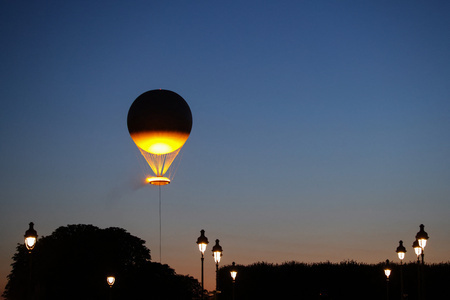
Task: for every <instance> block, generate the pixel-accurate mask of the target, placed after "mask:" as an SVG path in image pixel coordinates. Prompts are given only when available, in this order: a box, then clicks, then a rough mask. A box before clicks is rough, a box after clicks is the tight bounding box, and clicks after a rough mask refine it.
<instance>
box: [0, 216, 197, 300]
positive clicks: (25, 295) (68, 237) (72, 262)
mask: <svg viewBox="0 0 450 300" xmlns="http://www.w3.org/2000/svg"><path fill="white" fill-rule="evenodd" d="M144 244H145V241H143V240H142V239H140V238H138V237H135V236H133V235H131V234H130V233H128V232H127V231H126V230H124V229H122V228H116V227H111V228H106V229H100V228H98V227H95V226H93V225H68V226H65V227H59V228H58V229H56V230H55V231H54V232H53V233H52V234H51V235H50V236H46V237H42V238H40V239H39V240H38V243H37V244H36V247H35V248H34V250H33V251H32V252H31V253H28V251H27V249H26V248H25V246H24V245H21V244H19V245H18V246H17V252H16V253H15V255H14V256H13V263H12V271H11V273H10V274H9V276H8V283H7V285H6V287H5V292H4V294H3V296H4V297H5V298H6V299H8V300H19V299H30V298H33V299H45V300H53V299H68V300H71V299H108V297H109V293H111V296H112V298H113V299H138V298H145V299H192V298H194V297H196V296H197V295H198V294H199V293H200V290H201V288H200V285H199V283H198V281H197V280H196V279H194V278H192V277H188V276H183V275H177V274H176V273H175V271H174V270H173V269H171V268H170V267H169V266H167V265H162V264H159V263H153V262H151V260H150V259H151V256H150V250H149V249H148V248H147V247H146V246H145V245H144ZM109 275H113V276H115V277H116V282H115V283H114V285H113V287H112V288H110V287H109V286H108V284H107V282H106V277H107V276H109Z"/></svg>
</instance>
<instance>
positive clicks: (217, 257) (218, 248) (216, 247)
mask: <svg viewBox="0 0 450 300" xmlns="http://www.w3.org/2000/svg"><path fill="white" fill-rule="evenodd" d="M222 251H223V250H222V246H220V245H219V240H216V244H215V245H214V247H213V248H212V252H213V256H214V261H215V262H216V297H217V293H219V262H220V258H221V257H222Z"/></svg>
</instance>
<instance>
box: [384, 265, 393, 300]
mask: <svg viewBox="0 0 450 300" xmlns="http://www.w3.org/2000/svg"><path fill="white" fill-rule="evenodd" d="M384 275H386V299H387V300H389V276H390V275H391V268H390V267H389V259H386V266H385V267H384Z"/></svg>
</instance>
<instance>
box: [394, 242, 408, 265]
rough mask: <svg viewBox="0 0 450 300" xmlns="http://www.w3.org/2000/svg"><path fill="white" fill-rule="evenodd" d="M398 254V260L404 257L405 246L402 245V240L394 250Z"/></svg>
mask: <svg viewBox="0 0 450 300" xmlns="http://www.w3.org/2000/svg"><path fill="white" fill-rule="evenodd" d="M395 252H397V254H398V258H399V259H400V260H403V259H404V258H405V253H406V248H405V247H404V246H403V241H400V242H399V245H398V247H397V250H395Z"/></svg>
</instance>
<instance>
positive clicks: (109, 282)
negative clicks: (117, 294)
mask: <svg viewBox="0 0 450 300" xmlns="http://www.w3.org/2000/svg"><path fill="white" fill-rule="evenodd" d="M106 282H107V283H108V285H109V286H110V287H112V286H113V285H114V282H116V278H115V277H114V276H108V277H106Z"/></svg>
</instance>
